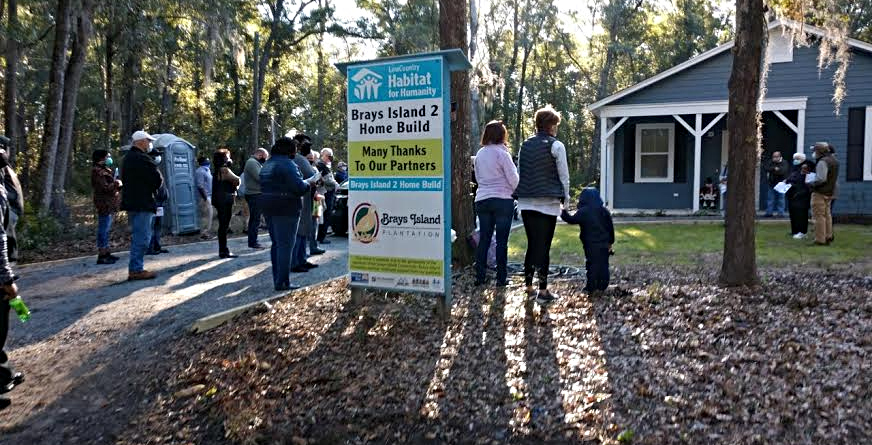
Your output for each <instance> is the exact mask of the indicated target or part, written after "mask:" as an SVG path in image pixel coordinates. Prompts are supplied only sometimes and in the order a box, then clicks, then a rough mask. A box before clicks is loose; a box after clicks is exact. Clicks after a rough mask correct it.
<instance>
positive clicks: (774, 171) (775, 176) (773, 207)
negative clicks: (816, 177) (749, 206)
mask: <svg viewBox="0 0 872 445" xmlns="http://www.w3.org/2000/svg"><path fill="white" fill-rule="evenodd" d="M788 172H789V171H788V168H787V163H786V162H784V158H783V157H782V156H781V152H780V151H776V152H773V153H772V160H771V161H769V163H768V164H767V165H766V174H767V179H768V181H769V190H767V199H766V216H767V217H772V216H777V217H779V218H783V217H784V194H782V193H779V192H778V191H777V190H775V186H776V185H777V184H778V183H779V182H781V181H784V179H785V178H787V174H788Z"/></svg>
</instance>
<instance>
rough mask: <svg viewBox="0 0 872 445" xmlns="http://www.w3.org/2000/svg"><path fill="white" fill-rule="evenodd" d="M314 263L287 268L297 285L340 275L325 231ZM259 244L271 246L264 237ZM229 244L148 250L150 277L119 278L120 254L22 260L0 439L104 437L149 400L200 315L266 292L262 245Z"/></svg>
mask: <svg viewBox="0 0 872 445" xmlns="http://www.w3.org/2000/svg"><path fill="white" fill-rule="evenodd" d="M330 239H331V240H332V244H330V245H327V246H324V247H325V248H326V249H327V253H326V254H324V255H322V256H319V257H313V259H312V261H313V262H315V263H318V264H320V266H321V267H319V268H317V269H314V270H312V271H310V272H308V273H304V274H292V277H291V280H292V282H294V283H296V284H300V285H309V284H314V283H318V282H321V281H324V280H327V279H329V278H333V277H336V276H339V275H342V274H344V273H346V271H347V262H346V252H347V241H346V240H345V239H342V238H330ZM261 242H262V243H266V244H267V245H268V244H269V239H268V237H265V236H261ZM245 243H246V241H245V239H244V238H239V239H235V240H231V241H230V248H231V250H233V251H234V252H235V253H237V254H239V255H240V257H239V258H236V259H219V258H218V255H217V242H215V241H212V242H204V243H195V244H188V245H180V246H172V247H170V250H171V252H170V253H169V254H164V255H160V256H148V257H146V268H147V269H149V270H153V271H155V272H158V274H159V275H158V278H157V279H156V280H153V281H146V282H127V281H126V278H127V255H126V254H122V255H120V256H121V260H120V261H119V262H118V263H116V264H115V265H112V266H97V265H96V264H94V259H93V258H86V259H70V260H61V261H56V262H50V263H41V264H32V265H27V266H22V267H20V268H19V269H17V270H16V272H18V273H19V275H20V276H21V280H20V281H19V285H20V288H21V292H22V295H23V297H24V298H25V299H26V301H27V302H28V304H29V305H30V308H31V311H32V313H33V318H32V319H31V321H29V322H28V323H26V324H22V323H19V322H18V321H17V320H12V321H11V323H12V329H11V332H10V340H9V344H8V346H9V348H10V350H11V354H10V355H11V360H12V362H13V364H14V365H15V366H16V367H17V368H18V369H19V370H21V371H24V372H25V374H26V376H27V383H26V384H25V385H23V386H22V387H21V388H18V389H16V390H15V391H14V392H13V393H11V394H10V395H11V397H12V401H13V405H12V406H11V407H10V408H8V409H6V410H5V411H4V412H2V413H0V443H3V444H25V443H28V444H60V443H64V444H72V443H111V442H113V438H114V436H115V434H116V433H117V432H118V429H119V428H123V427H124V426H125V425H127V424H128V422H131V421H135V419H131V418H130V416H131V415H132V413H133V412H135V407H136V406H137V404H142V403H148V401H149V400H148V397H149V394H150V393H151V391H150V389H154V388H155V387H156V386H159V385H160V382H159V381H156V379H155V377H154V376H158V375H161V373H160V370H162V369H164V368H165V367H166V365H167V364H166V363H164V362H163V361H162V357H163V355H164V353H165V351H166V350H167V348H168V347H169V345H170V344H172V343H173V342H175V341H184V340H185V338H186V337H187V336H189V335H191V334H188V333H187V328H188V327H189V326H190V325H191V323H192V322H193V321H194V320H196V319H198V318H201V317H204V316H207V315H210V314H214V313H217V312H221V311H224V310H227V309H230V308H232V307H236V306H239V305H242V304H245V303H250V302H254V301H257V300H260V299H263V298H268V297H271V296H274V295H277V293H276V292H275V291H274V290H273V286H272V275H271V270H270V263H269V250H262V251H253V250H251V249H248V248H247V247H246V246H245Z"/></svg>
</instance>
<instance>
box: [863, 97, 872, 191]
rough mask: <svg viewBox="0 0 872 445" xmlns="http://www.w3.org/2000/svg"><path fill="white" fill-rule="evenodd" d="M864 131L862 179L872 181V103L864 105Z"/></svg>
mask: <svg viewBox="0 0 872 445" xmlns="http://www.w3.org/2000/svg"><path fill="white" fill-rule="evenodd" d="M864 132H865V139H864V140H863V180H864V181H872V105H870V106H868V107H866V127H865V130H864Z"/></svg>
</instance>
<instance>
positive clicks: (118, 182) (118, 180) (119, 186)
mask: <svg viewBox="0 0 872 445" xmlns="http://www.w3.org/2000/svg"><path fill="white" fill-rule="evenodd" d="M115 186H116V187H118V188H121V187H122V186H123V184H122V183H121V180H120V179H116V180H115Z"/></svg>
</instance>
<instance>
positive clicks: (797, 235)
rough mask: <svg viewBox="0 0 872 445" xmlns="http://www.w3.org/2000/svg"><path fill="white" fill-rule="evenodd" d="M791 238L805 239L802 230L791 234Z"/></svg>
mask: <svg viewBox="0 0 872 445" xmlns="http://www.w3.org/2000/svg"><path fill="white" fill-rule="evenodd" d="M793 239H805V234H804V233H802V232H800V233H797V234H796V235H793Z"/></svg>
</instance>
